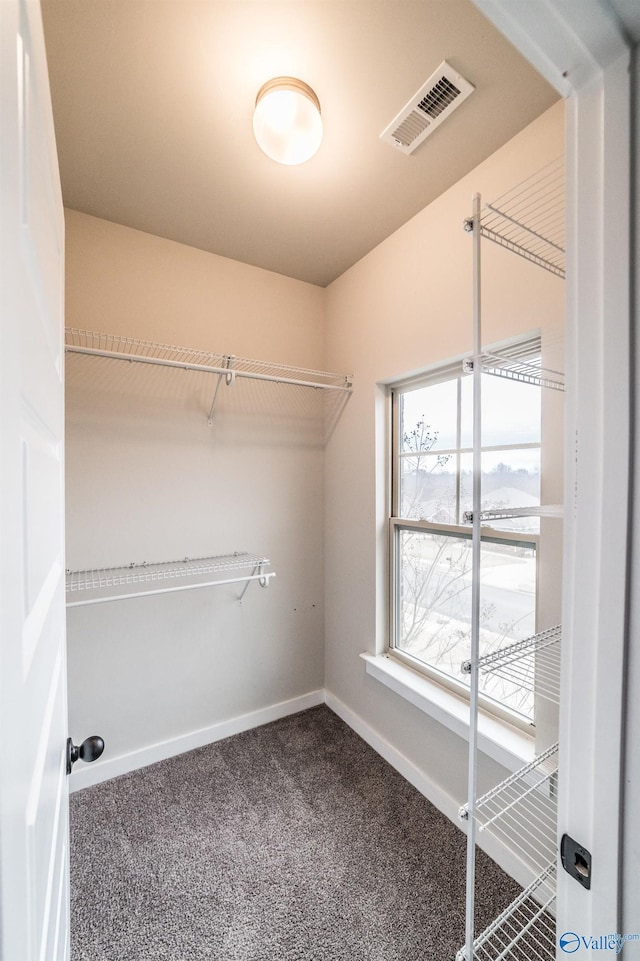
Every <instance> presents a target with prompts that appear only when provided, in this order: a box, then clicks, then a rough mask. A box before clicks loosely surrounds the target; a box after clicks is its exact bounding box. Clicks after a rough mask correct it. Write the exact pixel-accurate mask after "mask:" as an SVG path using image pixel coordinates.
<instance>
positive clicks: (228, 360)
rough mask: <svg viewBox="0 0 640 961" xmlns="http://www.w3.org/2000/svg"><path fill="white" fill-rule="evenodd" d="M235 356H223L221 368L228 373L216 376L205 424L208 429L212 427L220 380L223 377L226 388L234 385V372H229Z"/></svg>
mask: <svg viewBox="0 0 640 961" xmlns="http://www.w3.org/2000/svg"><path fill="white" fill-rule="evenodd" d="M234 357H235V355H234V354H225V355H224V363H223V367H225V368H226V369H227V370H228V371H229V373H228V374H218V380H217V381H216V389H215V390H214V392H213V399H212V401H211V407H210V408H209V416H208V418H207V423H208V424H209V427H213V411H214V408H215V406H216V400H217V398H218V391H219V390H220V384H221V383H222V378H223V377H224V381H225V384H226V385H227V387H231V386H232V385H233V384H235V381H236V374H235V371H234V370H231V364H232V363H233V360H234Z"/></svg>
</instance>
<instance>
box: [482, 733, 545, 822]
mask: <svg viewBox="0 0 640 961" xmlns="http://www.w3.org/2000/svg"><path fill="white" fill-rule="evenodd" d="M557 755H558V745H557V744H552V745H551V747H549V748H547V750H546V751H544V752H543V753H542V754H539V755H538V756H537V757H535V758H534V759H533V761H529V763H528V764H526V765H525V766H524V767H521V768H520V769H519V770H518V771H515V772H514V773H513V774H510V775H509V777H507V778H505V779H504V781H500V783H499V784H496V786H495V787H493V788H491V790H490V791H487V793H486V794H483V795H482V797H480V798H478V799H477V801H476V811H478V810H481V809H482V807H483V806H484V805H485V804H487V803H488V802H490V801H492V800H493V799H494V798H496V797H499V796H500V794H501V793H502V792H503V791H505V790H507V789H509V788H511V787H512V786H513V785H520V784H522V783H523V782H524V783H526V779H527V777H528V776H529V775H530V774H532V773H534V772H538V771H539V770H540V768H541V767H544V765H545V764H546V763H547V761H548V760H549V759H551V758H553V759H554V760H555V759H556V758H557ZM557 769H558V768H557V763H556V764H554V765H553V766H552V768H550V769H549V770H548V771H547V772H545V775H544V777H545V779H546V778H548V777H550V776H551V775H552V774H555V773H557Z"/></svg>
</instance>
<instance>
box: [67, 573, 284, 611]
mask: <svg viewBox="0 0 640 961" xmlns="http://www.w3.org/2000/svg"><path fill="white" fill-rule="evenodd" d="M275 576H276V573H275V571H269V573H267V574H247V575H245V576H244V577H227V578H224V579H223V580H215V581H199V582H198V583H197V584H178V585H177V586H175V587H158V588H156V589H154V590H146V591H131V592H128V593H124V594H109V595H108V596H107V597H87V598H83V600H80V601H67V607H84V606H86V605H87V604H105V603H107V602H109V601H124V600H126V599H127V598H131V597H150V596H151V595H153V594H175V593H177V592H178V591H193V590H196V589H198V588H200V587H220V585H222V584H244V583H245V582H249V581H260V586H261V587H267V585H268V583H269V581H270V580H271V578H272V577H275ZM243 596H244V591H243V592H242V595H241V597H240V598H239V599H240V600H241V599H242V597H243Z"/></svg>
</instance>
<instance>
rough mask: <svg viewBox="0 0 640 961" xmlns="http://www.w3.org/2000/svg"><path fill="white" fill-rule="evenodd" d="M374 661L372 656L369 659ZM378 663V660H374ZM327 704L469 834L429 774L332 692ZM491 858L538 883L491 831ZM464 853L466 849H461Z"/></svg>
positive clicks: (520, 878) (486, 846) (486, 840)
mask: <svg viewBox="0 0 640 961" xmlns="http://www.w3.org/2000/svg"><path fill="white" fill-rule="evenodd" d="M367 656H369V657H370V655H367ZM372 660H375V658H372ZM325 703H326V705H327V707H328V708H330V709H331V710H332V711H333V712H334V714H337V715H338V717H339V718H341V719H342V720H343V721H344V722H345V724H348V725H349V727H350V728H351V730H352V731H355V732H356V734H358V735H359V736H360V737H361V738H362V740H363V741H366V742H367V744H368V745H369V747H372V748H373V750H374V751H375V752H376V754H379V755H380V757H382V758H384V760H385V761H387V763H388V764H390V765H391V767H393V768H394V769H395V770H396V771H397V772H398V773H399V774H401V775H402V777H403V778H405V780H407V781H408V782H409V784H412V785H413V787H414V788H415V789H416V790H417V791H419V792H420V794H422V795H423V797H426V799H427V800H428V801H430V802H431V804H433V806H434V807H436V808H437V809H438V810H439V811H440V812H441V813H442V814H444V815H445V816H446V817H448V818H449V820H450V821H452V822H453V823H454V824H455V825H456V826H457V827H459V828H460V830H461V831H462V833H463V834H466V828H467V825H466V822H465V821H461V820H460V818H459V817H458V812H459V810H460V804H459V802H457V801H456V800H455V799H454V798H452V797H451V795H450V794H447V793H446V792H445V791H443V790H442V788H441V787H440V786H439V785H438V784H437V783H436V782H435V781H433V780H432V779H431V778H430V777H429V775H428V774H426V773H425V772H424V771H422V770H421V769H420V768H419V767H417V765H415V764H414V763H413V761H410V760H409V758H407V757H406V756H405V755H404V754H403V753H402V752H401V751H399V750H398V748H397V747H395V746H394V745H393V744H390V743H389V741H387V740H386V739H385V738H384V737H383V736H382V735H381V734H379V733H378V731H376V730H375V729H374V728H372V727H371V725H370V724H368V723H367V722H366V721H365V720H364V719H363V718H362V717H360V715H359V714H356V713H355V711H352V710H351V708H349V707H347V705H346V704H344V703H343V702H342V701H340V700H339V699H338V698H337V697H336V696H335V694H332V693H331V691H325ZM478 846H479V847H482V850H483V851H485V853H486V854H488V855H489V857H490V858H493V860H494V861H495V862H496V864H499V865H500V867H501V868H502V870H503V871H506V872H507V874H509V875H510V877H512V878H514V879H515V880H516V881H517V882H518V884H520V885H522V887H526V886H527V885H528V884H530V883H531V881H533V879H534V872H533V871H532V870H531V869H529V868H528V867H527V865H525V864H523V862H522V861H521V860H520V859H519V858H518V857H516V856H515V855H514V854H513V852H512V851H510V850H509V849H508V848H507V847H506V846H505V845H503V844H501V843H500V842H499V841H498V840H497V839H496V838H495V837H494V836H492V834H491V832H490V831H487V832H486V833H485V834H483V836H482V843H481V844H479V845H478ZM461 851H462V848H461Z"/></svg>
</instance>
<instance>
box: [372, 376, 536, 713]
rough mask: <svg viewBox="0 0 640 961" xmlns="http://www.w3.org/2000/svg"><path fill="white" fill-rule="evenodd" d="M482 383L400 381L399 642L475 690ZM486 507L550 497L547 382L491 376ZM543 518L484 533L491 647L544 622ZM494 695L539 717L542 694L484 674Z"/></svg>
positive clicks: (396, 394) (394, 644)
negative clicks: (475, 461)
mask: <svg viewBox="0 0 640 961" xmlns="http://www.w3.org/2000/svg"><path fill="white" fill-rule="evenodd" d="M471 381H472V378H471V377H470V376H468V375H465V374H462V373H461V372H459V368H458V369H457V370H456V371H454V370H448V371H447V370H445V371H442V372H439V373H438V374H437V375H435V377H433V378H431V377H430V378H425V380H424V381H422V382H418V383H412V384H411V385H409V386H406V387H400V388H394V389H393V392H392V398H393V425H394V432H393V436H394V443H393V469H392V473H393V477H392V481H393V483H392V491H393V505H392V518H391V532H392V605H391V606H392V618H391V622H392V623H391V642H390V648H391V650H392V651H393V652H394V653H396V654H397V655H398V656H400V657H402V658H403V659H406V660H409V661H410V662H411V663H412V664H413V666H417V667H418V668H419V669H420V670H423V671H424V672H425V673H427V674H429V675H430V676H433V677H435V678H436V679H438V680H440V681H441V682H443V683H445V684H446V685H448V686H450V687H453V688H454V689H455V690H458V691H462V692H464V690H465V687H468V677H467V676H465V675H463V674H461V672H460V663H461V662H462V661H463V660H465V659H466V658H467V657H468V652H469V636H470V623H471V529H470V527H469V525H464V524H463V523H462V520H463V512H464V511H465V510H469V509H471V481H472V449H471V435H470V429H469V427H470V423H471V390H470V388H471ZM482 391H483V436H482V441H483V445H482V474H483V477H482V491H483V508H485V509H487V508H493V507H525V506H535V505H538V504H539V503H540V389H539V388H536V387H534V386H531V385H522V384H515V383H513V382H510V381H507V380H502V379H500V378H496V377H493V376H491V375H483V384H482ZM537 531H538V520H537V519H536V518H518V519H514V520H511V521H504V522H500V531H499V532H498V531H493V530H492V531H491V532H490V534H489V533H487V534H485V536H483V539H482V550H481V553H482V563H481V573H480V583H481V636H480V642H481V650H482V652H483V653H485V652H488V651H490V650H495V649H497V648H499V647H502V646H504V645H505V644H508V643H511V642H512V641H514V640H519V639H521V638H524V637H528V636H530V635H531V634H533V633H535V630H536V595H537V562H536V554H537V546H538V537H537ZM481 691H482V692H483V694H484V698H483V701H485V705H488V706H489V709H491V710H494V711H495V712H496V713H502V712H503V711H502V709H504V708H506V709H507V714H508V716H509V717H511V716H512V714H511V712H515V713H516V715H517V716H519V717H520V718H521V719H522V720H524V722H525V723H527V724H530V723H531V722H532V721H533V698H532V697H531V696H529V697H527V696H524V697H523V695H522V692H521V691H519V690H517V689H516V688H515V687H512V688H511V689H509V687H508V686H506V685H505V684H504V682H499V683H496V681H495V680H491V679H489V678H482V679H481Z"/></svg>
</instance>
